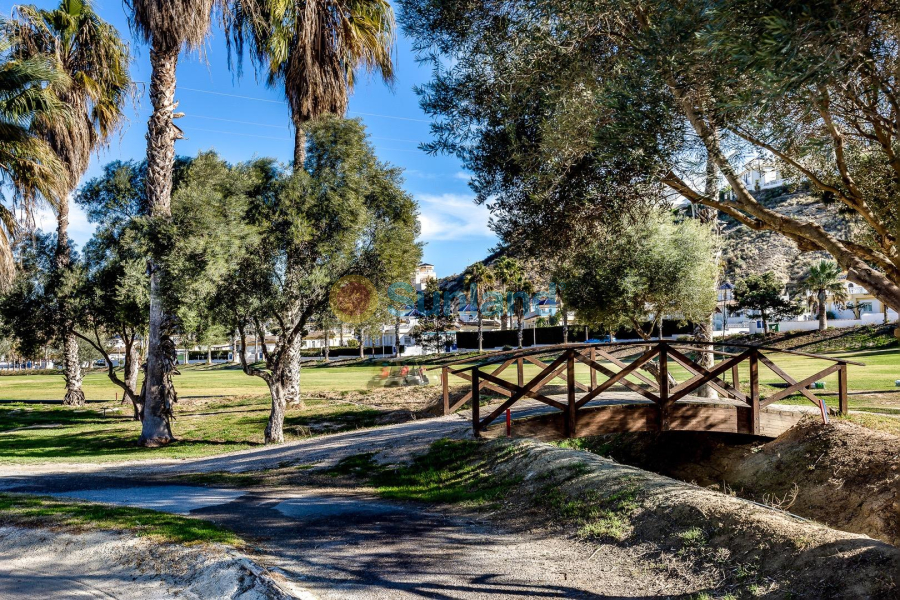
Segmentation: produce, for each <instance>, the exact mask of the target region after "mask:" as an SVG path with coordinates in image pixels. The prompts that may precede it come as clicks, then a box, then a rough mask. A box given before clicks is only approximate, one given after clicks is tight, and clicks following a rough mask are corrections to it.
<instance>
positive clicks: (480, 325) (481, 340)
mask: <svg viewBox="0 0 900 600" xmlns="http://www.w3.org/2000/svg"><path fill="white" fill-rule="evenodd" d="M483 326H484V323H483V319H482V318H481V306H479V307H478V352H484V331H483Z"/></svg>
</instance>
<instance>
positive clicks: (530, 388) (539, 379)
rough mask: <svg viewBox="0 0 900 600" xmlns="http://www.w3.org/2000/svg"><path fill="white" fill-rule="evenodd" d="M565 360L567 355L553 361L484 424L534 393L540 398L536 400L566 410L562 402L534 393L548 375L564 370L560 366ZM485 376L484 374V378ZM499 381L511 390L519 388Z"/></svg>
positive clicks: (486, 419) (495, 411) (486, 423)
mask: <svg viewBox="0 0 900 600" xmlns="http://www.w3.org/2000/svg"><path fill="white" fill-rule="evenodd" d="M565 360H566V357H565V355H563V356H560V357H559V358H557V359H556V360H555V361H553V362H552V363H551V364H550V365H549V366H548V367H547V368H546V369H544V370H543V371H541V372H540V373H538V375H537V376H536V377H535V378H534V379H532V380H531V381H530V382H528V384H526V385H525V387H524V388H521V389H517V390H516V391H515V392H514V393H513V395H512V396H511V397H510V399H509V400H507V401H506V402H504V403H503V404H501V405H500V406H499V407H498V408H497V409H496V410H494V412H492V413H491V414H490V415H489V416H488V417H487V418H485V419H484V424H485V425H488V424H490V423H491V422H492V421H493V420H494V419H496V418H497V417H499V416H500V415H501V414H502V413H503V412H504V411H505V410H506V409H507V408H509V407H510V406H512V405H513V404H515V403H516V402H518V401H519V400H521V399H522V398H523V397H524V396H526V395H527V394H529V393H533V394H535V395H536V396H538V397H537V398H535V399H536V400H540V401H541V402H546V403H547V404H550V406H555V407H556V408H559V409H560V410H565V405H564V404H562V403H561V402H557V401H556V400H551V399H550V398H546V397H544V396H541V395H540V394H537V393H535V392H534V391H533V390H534V389H540V388H541V387H543V382H544V381H545V380H546V378H547V377H548V375H549V376H555V375H554V374H553V373H554V371H556V370H557V369H564V368H565V365H562V366H560V364H561V363H564V362H565ZM483 375H484V374H483V373H482V376H483ZM489 377H493V375H489ZM497 381H499V382H502V383H500V384H499V385H504V386H509V389H512V388H513V387H516V388H518V386H513V385H512V384H511V383H509V382H508V381H504V380H502V379H500V378H499V377H498V378H497Z"/></svg>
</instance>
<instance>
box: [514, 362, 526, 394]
mask: <svg viewBox="0 0 900 600" xmlns="http://www.w3.org/2000/svg"><path fill="white" fill-rule="evenodd" d="M516 373H517V374H518V377H519V379H518V381H519V387H522V386H524V385H525V360H524V359H522V358H520V359H518V360H516Z"/></svg>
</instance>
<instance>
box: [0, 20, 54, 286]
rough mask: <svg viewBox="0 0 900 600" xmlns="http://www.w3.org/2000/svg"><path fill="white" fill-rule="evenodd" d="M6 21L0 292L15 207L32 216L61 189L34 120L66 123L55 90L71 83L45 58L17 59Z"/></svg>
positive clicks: (0, 93)
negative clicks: (5, 190) (5, 191)
mask: <svg viewBox="0 0 900 600" xmlns="http://www.w3.org/2000/svg"><path fill="white" fill-rule="evenodd" d="M13 33H14V32H13V31H12V30H11V29H10V27H9V25H8V22H7V21H5V20H3V19H0V56H3V57H4V59H5V60H3V62H2V63H0V183H2V184H4V185H8V186H9V187H10V188H11V189H12V192H13V194H12V195H11V197H10V198H9V202H10V203H9V204H0V288H3V287H5V286H6V285H8V284H9V283H10V282H11V281H12V278H13V276H14V274H15V267H14V264H13V257H12V239H13V237H14V236H15V235H16V233H17V232H18V231H19V229H20V223H19V221H18V219H17V218H16V211H17V209H22V212H24V213H25V215H26V216H27V215H30V212H31V209H32V208H33V206H34V203H35V201H36V200H37V199H39V198H48V199H51V201H52V199H54V198H58V197H59V196H60V195H61V193H62V191H63V189H64V188H65V181H64V179H65V178H64V177H62V176H61V173H63V169H62V166H61V165H60V162H59V160H58V159H57V158H56V155H55V154H54V153H53V149H52V148H51V147H50V145H49V144H47V142H46V141H45V140H43V139H42V138H41V137H39V136H37V135H36V134H35V131H34V129H33V127H32V125H33V124H34V123H35V122H36V121H40V120H49V119H54V120H58V121H61V122H66V120H67V118H68V114H69V111H68V108H67V107H66V105H65V104H63V103H62V102H61V101H60V100H59V97H58V95H57V91H58V90H60V89H63V88H65V87H66V86H68V85H69V83H70V81H69V78H68V77H67V76H66V74H65V73H63V72H61V71H59V70H58V69H57V68H56V65H55V64H54V62H53V61H52V60H51V57H48V56H31V57H28V58H15V57H13V56H11V55H10V50H11V48H12V46H13V45H14V44H15V43H16V38H15V36H14V35H13Z"/></svg>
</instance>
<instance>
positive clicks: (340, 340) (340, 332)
mask: <svg viewBox="0 0 900 600" xmlns="http://www.w3.org/2000/svg"><path fill="white" fill-rule="evenodd" d="M338 345H339V346H340V347H341V348H343V347H344V324H343V323H341V327H340V329H339V330H338Z"/></svg>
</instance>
